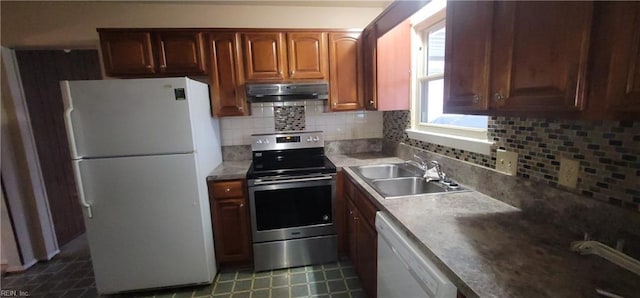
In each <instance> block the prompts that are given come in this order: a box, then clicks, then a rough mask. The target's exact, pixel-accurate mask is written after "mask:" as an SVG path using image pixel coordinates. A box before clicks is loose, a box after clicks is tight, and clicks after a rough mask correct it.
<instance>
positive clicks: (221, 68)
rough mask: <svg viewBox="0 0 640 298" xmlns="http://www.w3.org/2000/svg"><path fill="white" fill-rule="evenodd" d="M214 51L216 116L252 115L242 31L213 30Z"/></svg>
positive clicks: (212, 70) (210, 42) (210, 40)
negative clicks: (247, 88)
mask: <svg viewBox="0 0 640 298" xmlns="http://www.w3.org/2000/svg"><path fill="white" fill-rule="evenodd" d="M207 41H208V45H209V53H210V59H209V61H210V67H209V68H210V75H209V79H210V84H209V86H210V88H211V109H212V113H213V115H214V116H217V117H222V116H243V115H248V113H249V108H248V103H247V100H246V99H245V92H244V90H243V87H244V74H243V72H242V52H241V50H240V34H239V33H234V32H212V33H209V35H208V38H207Z"/></svg>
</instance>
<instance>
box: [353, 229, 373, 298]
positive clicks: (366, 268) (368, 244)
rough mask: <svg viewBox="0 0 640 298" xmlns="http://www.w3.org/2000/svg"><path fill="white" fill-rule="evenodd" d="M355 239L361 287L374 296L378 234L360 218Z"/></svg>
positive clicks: (371, 297) (369, 295) (370, 295)
mask: <svg viewBox="0 0 640 298" xmlns="http://www.w3.org/2000/svg"><path fill="white" fill-rule="evenodd" d="M356 241H357V243H356V246H357V248H358V253H357V258H358V261H357V263H358V266H359V268H358V270H359V275H360V281H361V282H362V288H363V289H364V292H365V293H366V294H367V297H370V298H375V297H376V294H377V288H378V287H377V285H378V283H377V280H378V265H377V263H378V234H377V233H376V230H375V229H374V228H373V227H371V226H370V225H369V224H367V222H366V221H364V220H360V221H359V224H358V235H357V240H356Z"/></svg>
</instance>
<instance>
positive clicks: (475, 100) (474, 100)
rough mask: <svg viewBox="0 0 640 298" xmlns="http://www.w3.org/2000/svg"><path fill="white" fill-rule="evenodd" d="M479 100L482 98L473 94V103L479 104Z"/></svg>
mask: <svg viewBox="0 0 640 298" xmlns="http://www.w3.org/2000/svg"><path fill="white" fill-rule="evenodd" d="M480 99H482V96H480V95H478V94H474V95H473V103H479V102H480Z"/></svg>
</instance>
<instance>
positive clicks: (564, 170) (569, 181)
mask: <svg viewBox="0 0 640 298" xmlns="http://www.w3.org/2000/svg"><path fill="white" fill-rule="evenodd" d="M578 171H580V162H579V161H577V160H573V159H568V158H564V157H563V158H560V171H558V184H560V185H564V186H566V187H569V188H576V186H577V184H578Z"/></svg>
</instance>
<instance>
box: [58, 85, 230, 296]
mask: <svg viewBox="0 0 640 298" xmlns="http://www.w3.org/2000/svg"><path fill="white" fill-rule="evenodd" d="M61 87H62V93H63V98H64V104H65V115H64V116H65V124H66V128H67V134H68V137H69V146H70V148H71V154H72V162H73V169H74V172H75V178H76V184H77V186H78V197H79V198H80V204H81V205H82V207H83V211H84V218H85V224H86V229H87V238H88V240H89V248H90V252H91V261H92V263H93V270H94V274H95V279H96V286H97V290H98V292H99V293H101V294H109V293H116V292H122V291H131V290H140V289H150V288H160V287H171V286H179V285H187V284H201V283H211V282H212V281H213V278H214V277H215V275H216V265H215V256H214V249H213V232H212V228H211V215H210V214H211V213H210V209H209V199H208V194H207V185H206V176H207V175H208V174H209V173H211V171H212V170H213V169H214V168H215V167H217V166H218V165H219V164H220V163H221V162H222V154H221V148H220V128H219V122H218V120H217V119H214V118H212V117H211V116H210V107H209V88H208V86H207V85H206V84H203V83H200V82H197V81H193V80H190V79H188V78H161V79H132V80H99V81H63V82H61Z"/></svg>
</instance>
